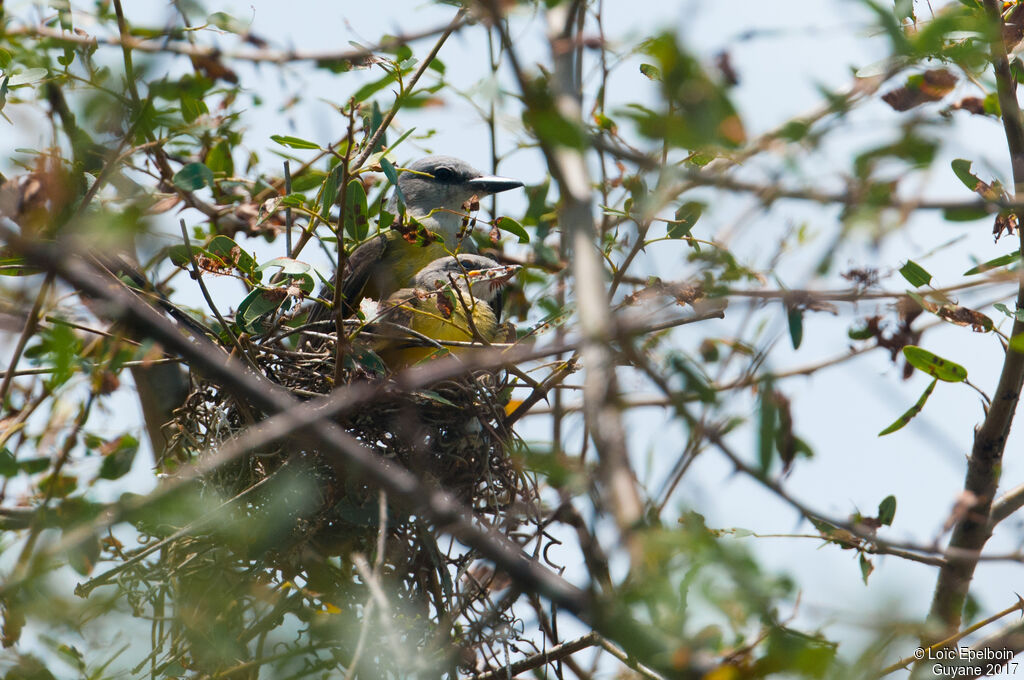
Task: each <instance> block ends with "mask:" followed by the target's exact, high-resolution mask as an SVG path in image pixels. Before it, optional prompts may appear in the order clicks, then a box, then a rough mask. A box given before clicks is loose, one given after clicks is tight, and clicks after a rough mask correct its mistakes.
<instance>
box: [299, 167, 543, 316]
mask: <svg viewBox="0 0 1024 680" xmlns="http://www.w3.org/2000/svg"><path fill="white" fill-rule="evenodd" d="M521 186H523V183H522V182H520V181H518V180H514V179H509V178H507V177H497V176H493V175H484V174H483V173H482V172H480V171H479V170H477V169H475V168H474V167H473V166H471V165H470V164H469V163H467V162H466V161H464V160H461V159H458V158H454V157H452V156H427V157H426V158H421V159H420V160H418V161H416V162H415V163H413V164H411V165H410V166H409V167H408V168H406V169H405V171H404V172H402V173H401V174H400V175H399V177H398V190H399V191H396V192H395V195H394V196H392V198H391V201H390V203H389V204H388V211H389V212H393V213H397V212H398V194H399V193H401V196H402V198H403V200H404V202H405V210H406V215H408V216H411V217H414V218H415V219H416V220H417V221H418V222H419V223H420V224H421V225H422V226H423V227H425V228H426V229H427V230H428V231H430V232H433V235H434V236H433V237H432V238H431V237H428V238H427V239H422V238H417V236H416V235H415V234H413V235H411V236H409V237H408V238H407V237H406V236H405V235H404V234H403V232H402V231H401V230H399V229H396V228H392V229H390V230H388V231H385V232H382V233H380V234H378V235H377V236H374V237H372V238H371V239H369V240H368V241H365V242H364V243H362V244H361V245H360V246H359V247H357V248H356V249H355V251H353V252H352V254H351V255H349V256H348V258H347V261H346V265H345V272H344V275H343V276H341V277H339V276H338V275H337V273H336V274H335V278H334V282H333V283H334V285H341V300H342V310H341V313H342V315H343V316H344V317H349V316H352V315H353V314H354V313H355V311H356V310H358V309H359V303H360V301H361V300H362V299H363V297H370V298H372V299H374V300H384V299H386V298H387V297H388V296H389V295H391V294H392V293H394V292H395V291H396V290H398V289H399V288H402V287H404V286H409V285H410V282H411V281H412V279H413V277H414V276H415V274H416V273H417V272H418V271H420V270H421V269H423V268H424V267H426V266H427V265H429V264H430V263H431V262H433V261H434V260H436V259H438V258H441V257H444V256H446V255H452V254H455V253H459V252H470V253H473V252H476V245H475V244H474V243H473V240H472V239H471V238H465V239H463V238H462V237H464V236H466V234H465V233H463V232H464V231H465V230H464V221H465V219H466V218H467V216H468V211H467V208H466V207H464V206H466V205H467V204H468V203H469V202H470V201H471V200H472V199H473V198H474V197H477V198H481V197H484V196H489V195H491V194H496V193H499V192H502V191H508V190H509V189H516V188H518V187H521ZM424 240H426V241H427V242H426V243H424V242H423V241H424ZM339 279H340V284H339ZM320 297H322V298H327V299H330V298H331V297H332V292H331V291H330V290H329V289H327V288H326V287H325V288H324V290H322V291H321V293H320ZM328 315H329V310H328V309H327V308H326V307H324V306H323V305H318V306H316V307H314V308H313V310H312V311H311V312H310V314H309V318H308V323H313V322H315V321H321V320H323V319H326V318H327V317H328Z"/></svg>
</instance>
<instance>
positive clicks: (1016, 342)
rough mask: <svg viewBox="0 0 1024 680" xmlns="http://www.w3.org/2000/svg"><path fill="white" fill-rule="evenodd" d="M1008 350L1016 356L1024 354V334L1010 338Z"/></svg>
mask: <svg viewBox="0 0 1024 680" xmlns="http://www.w3.org/2000/svg"><path fill="white" fill-rule="evenodd" d="M1018 313H1019V312H1018ZM1010 349H1011V350H1013V351H1014V352H1016V353H1017V354H1024V333H1019V334H1017V335H1015V336H1013V337H1012V338H1010Z"/></svg>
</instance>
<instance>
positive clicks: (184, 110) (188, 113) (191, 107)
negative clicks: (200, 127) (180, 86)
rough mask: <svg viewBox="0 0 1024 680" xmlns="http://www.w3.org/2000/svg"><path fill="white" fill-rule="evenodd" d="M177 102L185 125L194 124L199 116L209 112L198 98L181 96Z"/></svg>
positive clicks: (204, 103) (186, 95)
mask: <svg viewBox="0 0 1024 680" xmlns="http://www.w3.org/2000/svg"><path fill="white" fill-rule="evenodd" d="M179 101H180V103H181V117H182V118H184V119H185V122H186V123H194V122H195V120H196V119H197V118H199V116H202V115H205V114H207V113H209V112H210V110H209V109H208V108H207V107H206V102H204V101H203V100H202V99H200V98H199V97H192V96H190V95H188V94H183V95H182V96H181V99H180V100H179Z"/></svg>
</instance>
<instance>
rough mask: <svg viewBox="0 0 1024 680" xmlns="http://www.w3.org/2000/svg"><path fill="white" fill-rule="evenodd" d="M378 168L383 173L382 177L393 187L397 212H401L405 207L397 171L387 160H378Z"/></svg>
mask: <svg viewBox="0 0 1024 680" xmlns="http://www.w3.org/2000/svg"><path fill="white" fill-rule="evenodd" d="M380 168H381V170H383V171H384V176H385V177H387V178H388V181H389V182H391V185H392V186H394V187H395V195H396V196H398V207H399V212H402V211H403V209H404V208H403V206H405V194H403V193H402V188H401V187H399V186H398V170H396V169H395V166H394V164H393V163H392V162H391V161H389V160H388V159H387V158H381V159H380Z"/></svg>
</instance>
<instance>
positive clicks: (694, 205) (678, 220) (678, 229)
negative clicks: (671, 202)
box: [668, 201, 707, 238]
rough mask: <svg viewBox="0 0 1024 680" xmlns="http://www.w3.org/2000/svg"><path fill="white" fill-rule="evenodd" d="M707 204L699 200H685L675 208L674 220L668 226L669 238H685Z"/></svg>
mask: <svg viewBox="0 0 1024 680" xmlns="http://www.w3.org/2000/svg"><path fill="white" fill-rule="evenodd" d="M706 207H707V206H706V205H705V204H704V203H701V202H700V201H687V202H686V203H683V204H682V205H681V206H679V207H678V208H677V209H676V214H675V221H674V222H673V223H672V224H670V225H669V227H668V237H669V238H686V237H687V236H689V235H690V230H691V229H693V226H694V225H695V224H697V220H699V219H700V217H701V215H703V214H704V208H706Z"/></svg>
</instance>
